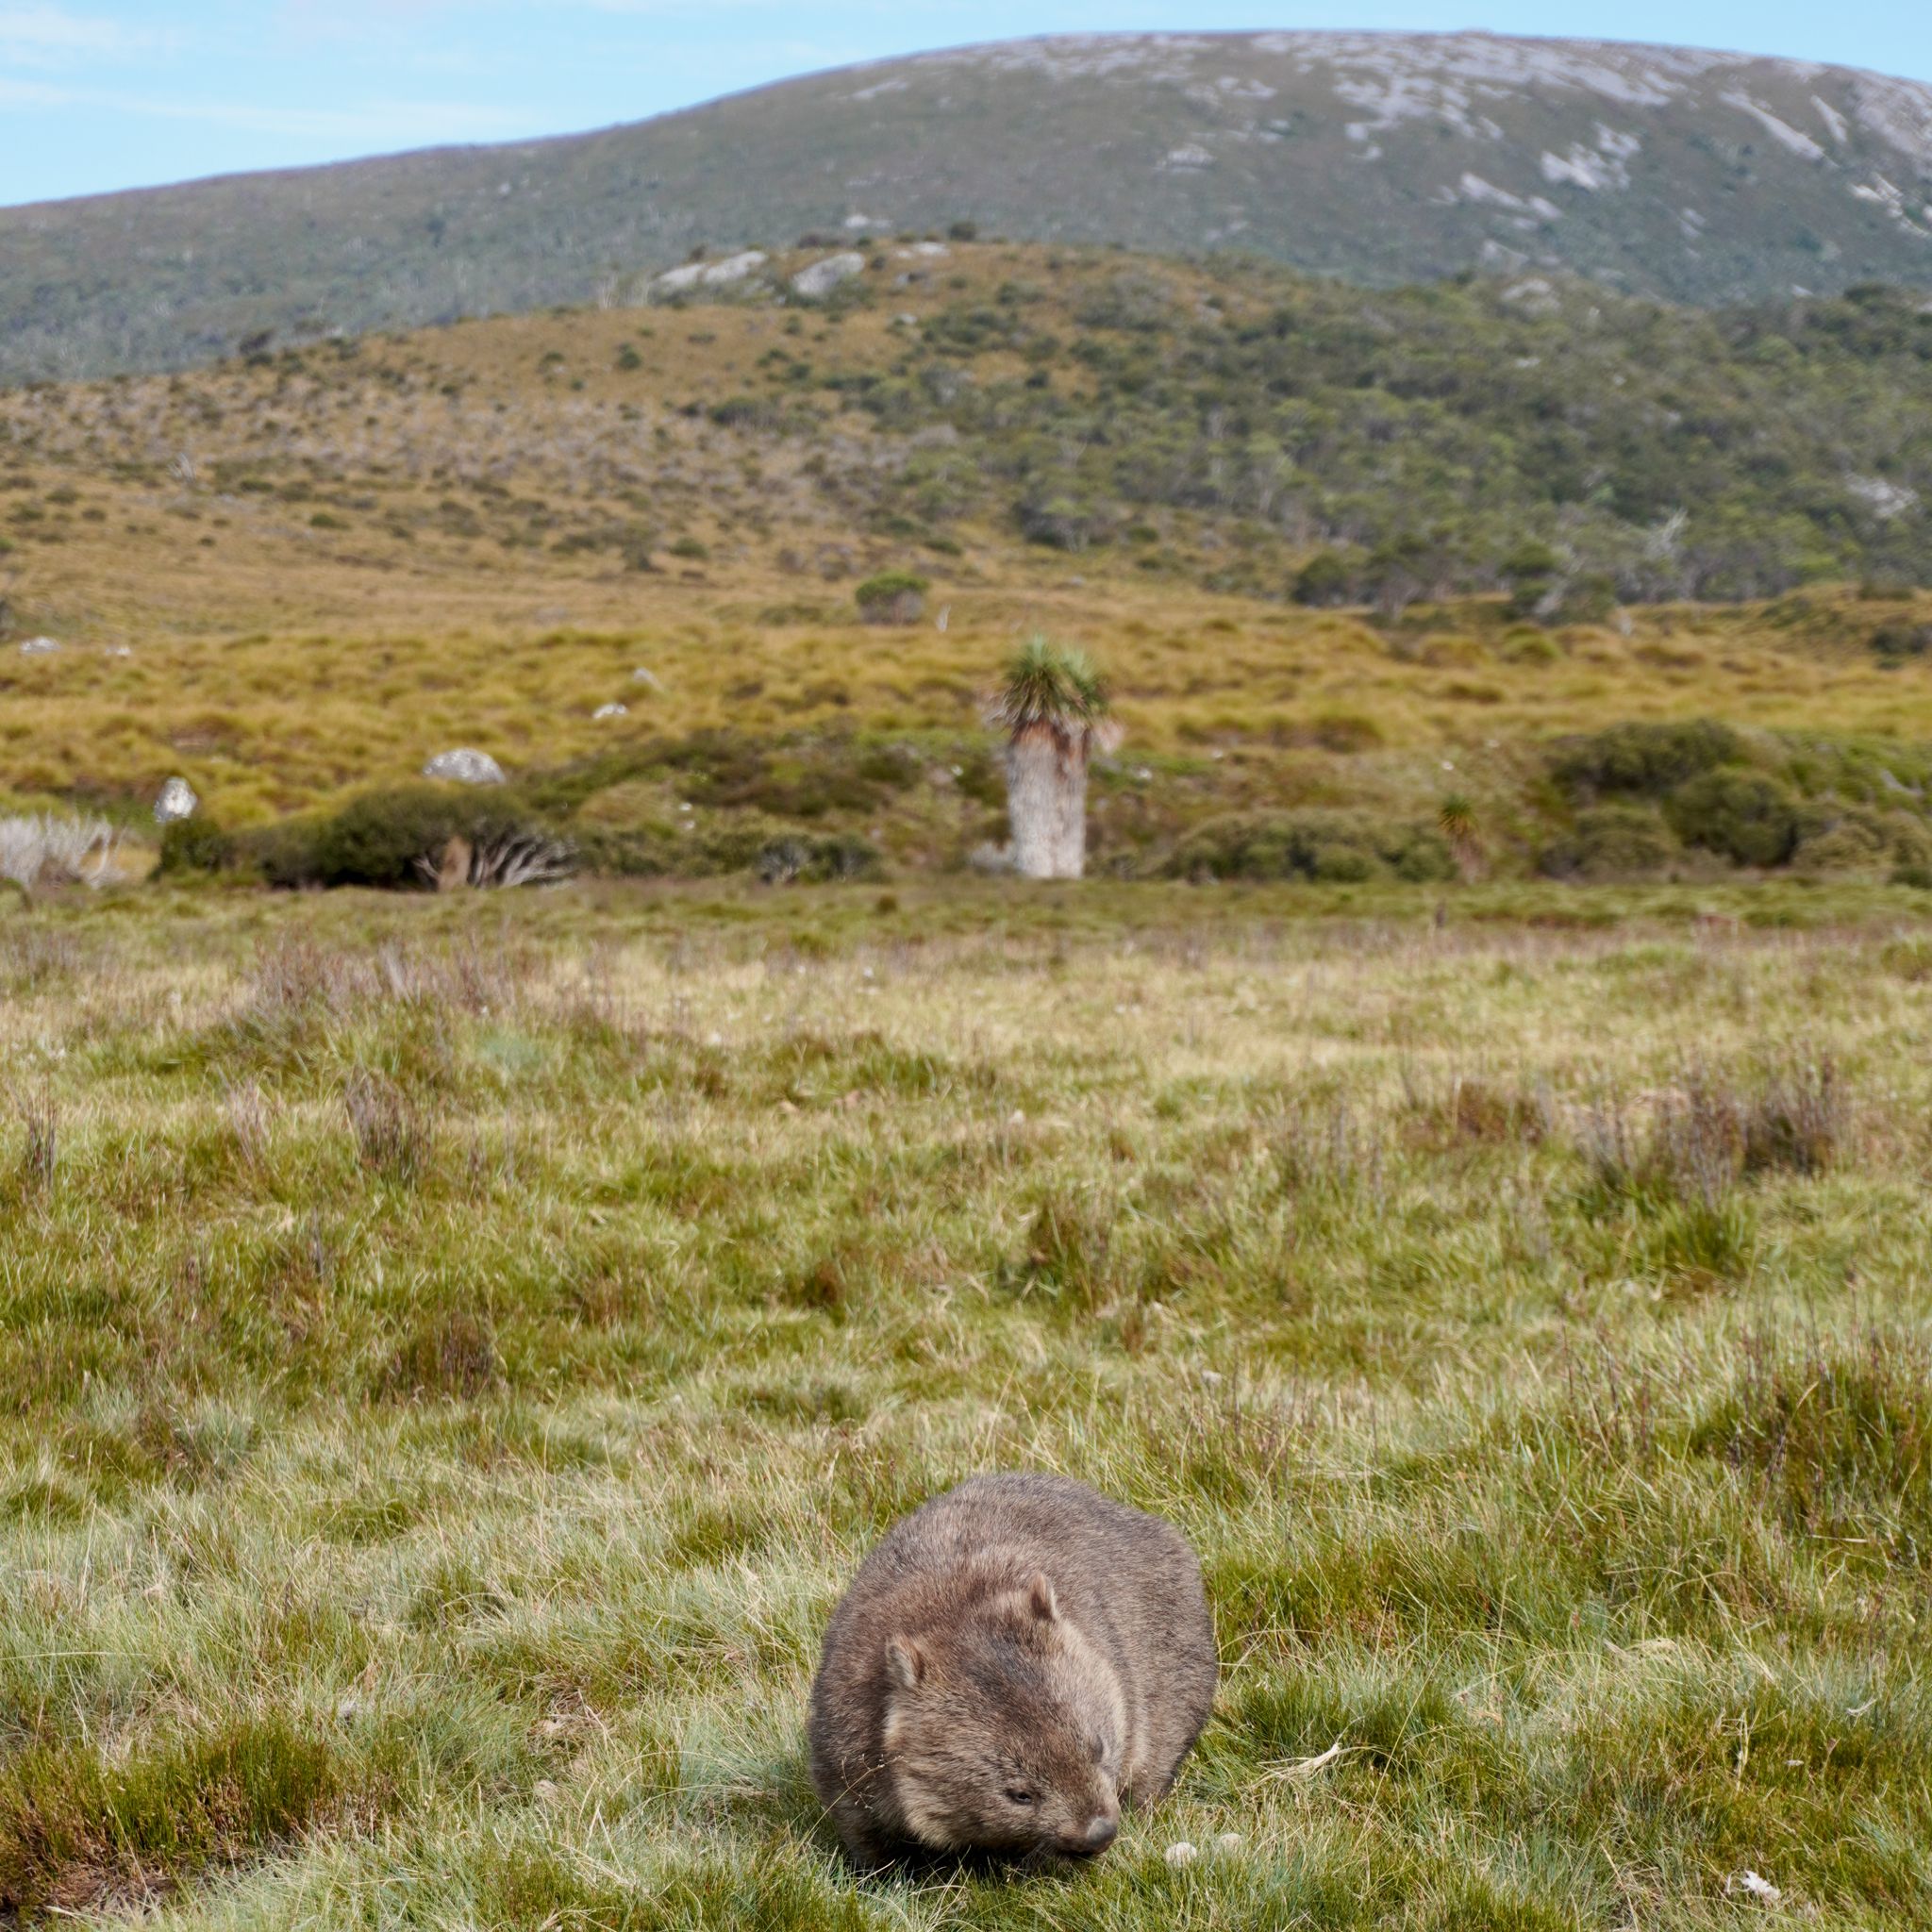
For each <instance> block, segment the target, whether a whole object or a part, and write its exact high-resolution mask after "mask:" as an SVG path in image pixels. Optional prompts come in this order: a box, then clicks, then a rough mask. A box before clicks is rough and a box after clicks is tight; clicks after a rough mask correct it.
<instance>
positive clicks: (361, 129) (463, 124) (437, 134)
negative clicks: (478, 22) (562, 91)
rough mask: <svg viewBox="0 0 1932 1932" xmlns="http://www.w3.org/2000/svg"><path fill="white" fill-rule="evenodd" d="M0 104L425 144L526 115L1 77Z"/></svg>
mask: <svg viewBox="0 0 1932 1932" xmlns="http://www.w3.org/2000/svg"><path fill="white" fill-rule="evenodd" d="M0 107H14V108H105V109H107V110H108V112H110V113H116V114H139V115H142V116H143V117H146V118H149V119H153V120H160V121H183V122H192V123H197V124H199V125H202V126H206V127H227V128H234V129H238V130H239V131H241V132H242V133H244V134H265V135H273V136H277V137H279V138H281V139H283V140H287V141H302V142H328V143H330V144H337V143H346V144H350V145H360V144H363V143H368V144H369V145H371V146H372V147H425V146H433V145H435V144H437V143H439V142H452V141H487V140H489V139H491V138H492V137H503V138H508V137H510V136H513V135H516V134H519V133H521V132H523V131H524V129H525V122H526V121H527V118H528V117H527V116H525V115H521V114H517V113H513V112H511V111H510V110H509V109H507V108H484V107H476V106H472V105H469V104H467V103H463V102H458V101H364V102H360V103H358V104H357V105H355V106H353V107H344V108H278V107H274V106H268V105H258V104H254V103H248V102H238V101H177V100H162V99H157V98H152V97H149V96H145V95H140V94H126V93H119V92H111V91H107V90H101V89H95V88H71V87H58V86H54V85H51V84H48V83H46V82H42V81H21V80H8V79H5V78H0Z"/></svg>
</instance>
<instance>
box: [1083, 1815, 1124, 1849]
mask: <svg viewBox="0 0 1932 1932" xmlns="http://www.w3.org/2000/svg"><path fill="white" fill-rule="evenodd" d="M1120 1834H1121V1822H1120V1820H1119V1819H1118V1818H1108V1817H1107V1816H1105V1815H1102V1816H1101V1817H1099V1818H1095V1819H1093V1820H1091V1822H1090V1823H1089V1824H1088V1826H1087V1842H1088V1843H1089V1844H1090V1845H1091V1846H1092V1848H1093V1849H1094V1850H1095V1851H1096V1852H1104V1851H1105V1850H1106V1849H1107V1848H1108V1845H1110V1844H1112V1842H1113V1841H1114V1840H1115V1839H1117V1838H1118V1837H1119V1836H1120Z"/></svg>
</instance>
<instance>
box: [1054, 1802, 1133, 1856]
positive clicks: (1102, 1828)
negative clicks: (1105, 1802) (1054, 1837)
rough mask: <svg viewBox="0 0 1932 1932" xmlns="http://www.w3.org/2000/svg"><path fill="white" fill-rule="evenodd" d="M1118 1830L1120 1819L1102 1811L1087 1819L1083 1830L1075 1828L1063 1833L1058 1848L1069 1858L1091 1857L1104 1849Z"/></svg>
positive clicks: (1114, 1837) (1118, 1832) (1113, 1838)
mask: <svg viewBox="0 0 1932 1932" xmlns="http://www.w3.org/2000/svg"><path fill="white" fill-rule="evenodd" d="M1120 1832H1121V1822H1120V1820H1119V1819H1118V1818H1115V1817H1111V1816H1109V1815H1108V1813H1106V1812H1104V1811H1103V1812H1101V1813H1099V1814H1098V1815H1096V1816H1095V1817H1093V1818H1091V1819H1090V1820H1089V1821H1088V1823H1087V1827H1086V1829H1085V1830H1084V1831H1081V1830H1078V1829H1075V1830H1074V1831H1070V1832H1066V1833H1063V1834H1062V1835H1061V1838H1060V1850H1061V1851H1062V1852H1064V1853H1065V1854H1066V1856H1067V1857H1070V1858H1091V1857H1095V1856H1096V1855H1097V1854H1099V1853H1101V1852H1104V1851H1106V1849H1107V1848H1108V1845H1110V1844H1112V1842H1113V1841H1114V1840H1115V1839H1117V1838H1118V1837H1119V1836H1120Z"/></svg>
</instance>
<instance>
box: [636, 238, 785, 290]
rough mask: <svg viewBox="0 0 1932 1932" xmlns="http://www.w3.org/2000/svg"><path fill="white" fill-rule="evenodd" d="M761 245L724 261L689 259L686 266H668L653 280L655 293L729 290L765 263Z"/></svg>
mask: <svg viewBox="0 0 1932 1932" xmlns="http://www.w3.org/2000/svg"><path fill="white" fill-rule="evenodd" d="M765 259H766V258H765V253H764V250H763V249H761V248H747V249H746V250H745V251H744V252H743V253H742V254H741V255H727V256H726V257H725V258H724V260H723V261H688V262H686V263H685V264H684V266H683V267H682V268H667V269H666V270H665V271H664V273H663V274H662V275H659V276H658V277H657V279H656V280H655V281H653V282H652V284H651V288H652V291H653V292H654V293H657V294H660V295H679V294H683V293H685V292H687V291H690V290H691V289H728V288H729V287H730V286H731V285H732V284H733V283H734V282H741V281H743V280H744V278H745V277H746V276H747V275H751V274H752V273H753V272H754V271H755V270H757V269H761V268H763V267H764V265H765Z"/></svg>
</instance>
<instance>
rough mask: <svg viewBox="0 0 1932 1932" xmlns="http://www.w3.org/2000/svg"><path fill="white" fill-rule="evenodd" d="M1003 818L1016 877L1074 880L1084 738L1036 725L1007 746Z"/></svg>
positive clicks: (1079, 863)
mask: <svg viewBox="0 0 1932 1932" xmlns="http://www.w3.org/2000/svg"><path fill="white" fill-rule="evenodd" d="M1007 817H1008V822H1009V824H1011V826H1012V832H1013V869H1014V870H1015V871H1016V872H1017V873H1019V874H1020V875H1021V877H1022V878H1028V879H1076V878H1078V877H1079V876H1080V874H1082V873H1083V872H1084V871H1085V870H1086V865H1087V734H1086V733H1085V732H1081V733H1079V734H1077V735H1075V736H1071V737H1063V736H1062V735H1061V734H1060V733H1059V732H1058V731H1055V730H1054V729H1053V728H1052V727H1051V726H1049V725H1044V724H1036V725H1034V726H1033V727H1032V728H1031V729H1030V730H1027V731H1024V732H1022V733H1021V734H1020V735H1019V737H1017V738H1015V739H1014V740H1012V741H1011V742H1010V743H1009V744H1008V746H1007Z"/></svg>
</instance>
